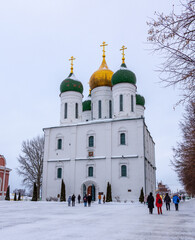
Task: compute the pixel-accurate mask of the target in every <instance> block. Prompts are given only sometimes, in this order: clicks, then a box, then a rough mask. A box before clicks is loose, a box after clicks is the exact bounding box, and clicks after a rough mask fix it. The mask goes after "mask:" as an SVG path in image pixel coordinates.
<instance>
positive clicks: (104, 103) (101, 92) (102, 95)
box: [91, 87, 112, 120]
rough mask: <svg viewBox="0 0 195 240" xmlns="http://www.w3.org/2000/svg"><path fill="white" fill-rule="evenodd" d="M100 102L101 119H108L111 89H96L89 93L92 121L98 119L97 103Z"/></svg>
mask: <svg viewBox="0 0 195 240" xmlns="http://www.w3.org/2000/svg"><path fill="white" fill-rule="evenodd" d="M99 100H100V101H101V110H102V111H101V115H102V116H101V119H107V118H110V117H109V101H110V100H111V101H112V91H111V87H96V88H94V89H93V90H92V91H91V105H92V111H93V114H92V115H93V120H97V119H99V114H98V113H99V112H98V109H99V107H98V104H99V103H98V102H99Z"/></svg>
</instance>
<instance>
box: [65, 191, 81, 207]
mask: <svg viewBox="0 0 195 240" xmlns="http://www.w3.org/2000/svg"><path fill="white" fill-rule="evenodd" d="M77 200H78V203H80V202H81V195H80V194H79V195H78V197H77ZM75 201H76V196H75V195H74V194H73V195H72V196H69V197H68V206H69V207H70V205H71V202H72V207H74V206H75Z"/></svg>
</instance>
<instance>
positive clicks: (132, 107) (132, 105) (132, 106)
mask: <svg viewBox="0 0 195 240" xmlns="http://www.w3.org/2000/svg"><path fill="white" fill-rule="evenodd" d="M131 112H134V97H133V95H131Z"/></svg>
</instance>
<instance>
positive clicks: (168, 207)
mask: <svg viewBox="0 0 195 240" xmlns="http://www.w3.org/2000/svg"><path fill="white" fill-rule="evenodd" d="M164 202H165V203H166V209H167V211H170V203H171V198H170V197H169V194H168V193H166V195H165V198H164Z"/></svg>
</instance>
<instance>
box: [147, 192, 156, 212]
mask: <svg viewBox="0 0 195 240" xmlns="http://www.w3.org/2000/svg"><path fill="white" fill-rule="evenodd" d="M147 204H148V208H149V213H150V214H152V213H153V208H154V197H153V196H152V192H151V193H150V194H149V196H148V197H147Z"/></svg>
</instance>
